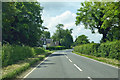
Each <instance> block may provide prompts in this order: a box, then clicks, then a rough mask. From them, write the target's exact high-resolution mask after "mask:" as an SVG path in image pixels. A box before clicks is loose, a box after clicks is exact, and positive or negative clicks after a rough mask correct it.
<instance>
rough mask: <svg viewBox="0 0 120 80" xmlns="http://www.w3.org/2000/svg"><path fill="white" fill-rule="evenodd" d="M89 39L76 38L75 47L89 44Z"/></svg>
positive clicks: (84, 37) (83, 36)
mask: <svg viewBox="0 0 120 80" xmlns="http://www.w3.org/2000/svg"><path fill="white" fill-rule="evenodd" d="M87 38H88V37H87V36H85V35H81V36H78V38H76V40H75V42H74V45H81V44H87V43H89V40H88V39H87Z"/></svg>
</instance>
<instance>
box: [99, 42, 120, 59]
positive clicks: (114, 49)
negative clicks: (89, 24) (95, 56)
mask: <svg viewBox="0 0 120 80" xmlns="http://www.w3.org/2000/svg"><path fill="white" fill-rule="evenodd" d="M98 53H99V54H101V56H102V57H108V58H112V59H119V54H120V41H113V42H106V43H102V44H101V45H100V46H99V48H98Z"/></svg>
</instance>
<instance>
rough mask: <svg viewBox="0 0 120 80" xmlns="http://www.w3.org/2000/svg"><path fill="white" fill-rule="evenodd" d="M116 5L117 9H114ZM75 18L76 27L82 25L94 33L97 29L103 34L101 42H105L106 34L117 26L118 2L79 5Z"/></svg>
mask: <svg viewBox="0 0 120 80" xmlns="http://www.w3.org/2000/svg"><path fill="white" fill-rule="evenodd" d="M115 5H117V7H115ZM81 6H82V7H81V8H80V9H78V12H77V17H76V25H78V24H81V23H82V24H83V25H84V26H85V28H89V29H91V31H92V33H94V32H95V31H94V30H95V29H98V32H99V33H100V34H103V38H102V41H103V42H106V40H107V34H108V32H109V31H110V30H111V28H112V27H116V26H115V25H117V24H118V25H119V20H118V18H117V17H118V16H119V14H120V12H119V6H120V2H84V3H81Z"/></svg>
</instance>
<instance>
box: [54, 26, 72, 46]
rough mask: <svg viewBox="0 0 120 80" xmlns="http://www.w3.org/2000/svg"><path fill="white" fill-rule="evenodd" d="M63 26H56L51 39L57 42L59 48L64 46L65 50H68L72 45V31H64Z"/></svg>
mask: <svg viewBox="0 0 120 80" xmlns="http://www.w3.org/2000/svg"><path fill="white" fill-rule="evenodd" d="M63 26H64V25H63V24H58V25H57V26H56V28H57V30H56V32H55V33H54V35H53V36H52V38H53V40H54V41H59V43H60V45H61V46H65V47H67V48H70V47H71V45H72V43H73V37H72V35H71V33H72V29H70V30H68V29H66V30H64V29H63Z"/></svg>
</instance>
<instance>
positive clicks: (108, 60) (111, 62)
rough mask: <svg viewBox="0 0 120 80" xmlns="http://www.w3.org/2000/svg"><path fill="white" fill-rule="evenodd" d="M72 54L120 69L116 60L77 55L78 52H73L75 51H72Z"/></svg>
mask: <svg viewBox="0 0 120 80" xmlns="http://www.w3.org/2000/svg"><path fill="white" fill-rule="evenodd" d="M73 53H75V54H78V55H80V56H84V57H88V58H91V59H94V60H97V61H100V62H104V63H107V64H111V65H113V66H115V67H119V68H120V64H119V61H118V60H116V59H109V58H103V57H96V56H91V55H85V54H81V53H78V52H75V51H73Z"/></svg>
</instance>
